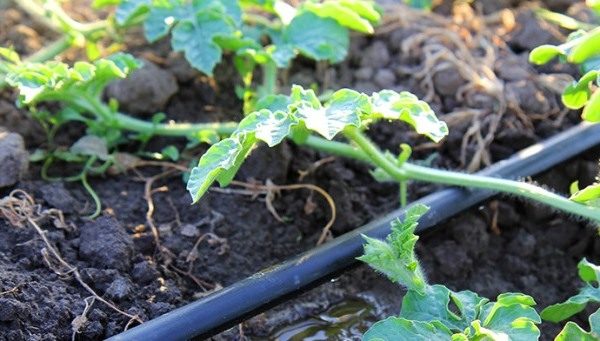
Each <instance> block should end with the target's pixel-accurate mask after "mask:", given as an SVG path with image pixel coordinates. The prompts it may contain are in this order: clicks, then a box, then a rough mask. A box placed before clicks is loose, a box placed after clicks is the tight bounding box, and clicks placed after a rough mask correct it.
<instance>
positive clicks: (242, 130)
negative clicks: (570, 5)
mask: <svg viewBox="0 0 600 341" xmlns="http://www.w3.org/2000/svg"><path fill="white" fill-rule="evenodd" d="M296 124H297V122H296V121H294V120H293V119H292V118H291V117H290V115H288V114H287V113H286V112H284V111H275V112H272V111H269V110H266V109H263V110H260V111H255V112H253V113H251V114H249V115H248V116H246V117H245V118H244V119H243V120H242V121H241V122H240V124H239V125H238V128H237V130H236V132H235V134H248V133H254V135H255V137H256V138H257V139H259V140H261V141H263V142H265V143H266V144H267V145H268V146H269V147H274V146H275V145H278V144H279V143H281V141H283V139H285V138H286V136H288V135H289V134H290V131H291V129H292V127H293V126H294V125H296Z"/></svg>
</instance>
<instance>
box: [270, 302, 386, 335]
mask: <svg viewBox="0 0 600 341" xmlns="http://www.w3.org/2000/svg"><path fill="white" fill-rule="evenodd" d="M373 310H374V307H373V306H372V305H371V304H370V303H368V302H367V301H364V300H361V299H358V298H353V299H349V300H346V301H343V302H341V303H339V304H337V305H334V306H332V307H331V308H329V309H328V310H327V311H325V312H323V313H321V314H319V315H318V316H314V317H311V318H309V319H307V320H303V321H299V322H296V323H294V324H292V325H288V326H285V327H283V328H281V329H278V330H276V331H275V333H274V334H273V336H272V337H271V340H276V341H321V340H334V341H335V340H340V341H342V340H360V337H361V335H362V334H363V333H364V332H365V331H366V330H367V329H368V328H369V326H371V325H372V324H373V323H374V322H375V321H376V318H375V317H374V316H373V315H374V314H373V313H372V312H373Z"/></svg>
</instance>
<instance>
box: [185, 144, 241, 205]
mask: <svg viewBox="0 0 600 341" xmlns="http://www.w3.org/2000/svg"><path fill="white" fill-rule="evenodd" d="M243 149H244V148H243V146H242V144H241V143H240V141H239V140H238V139H236V138H226V139H224V140H221V141H220V142H218V143H216V144H214V145H212V146H211V147H210V148H209V149H208V150H207V151H206V153H204V155H202V158H200V161H199V162H198V166H196V167H194V168H193V169H192V171H191V173H190V178H189V180H188V182H187V190H188V191H189V192H190V194H191V195H192V199H193V202H197V201H198V199H200V197H202V195H204V193H206V191H207V190H208V188H209V187H210V185H211V184H212V183H213V182H214V181H215V180H217V179H218V177H219V176H220V175H221V174H222V173H223V172H224V171H226V170H229V169H231V168H233V167H234V166H235V163H236V160H237V158H238V155H240V153H242V152H243Z"/></svg>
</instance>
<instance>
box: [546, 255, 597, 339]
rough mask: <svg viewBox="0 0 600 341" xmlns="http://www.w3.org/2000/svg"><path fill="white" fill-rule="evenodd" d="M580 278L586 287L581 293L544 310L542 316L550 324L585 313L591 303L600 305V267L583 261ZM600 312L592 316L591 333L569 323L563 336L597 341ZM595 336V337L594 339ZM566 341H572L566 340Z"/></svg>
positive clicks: (579, 268)
mask: <svg viewBox="0 0 600 341" xmlns="http://www.w3.org/2000/svg"><path fill="white" fill-rule="evenodd" d="M577 269H578V272H579V278H581V279H582V280H583V281H584V283H585V284H584V286H583V287H582V288H581V289H580V290H579V293H578V294H577V295H575V296H572V297H570V298H569V299H567V300H566V301H564V302H562V303H557V304H553V305H551V306H548V307H546V308H545V309H544V310H542V313H541V316H542V318H543V319H544V320H546V321H549V322H555V323H556V322H560V321H563V320H566V319H568V318H570V317H571V316H573V315H575V314H577V313H579V312H581V311H583V309H584V308H585V307H586V306H587V305H588V304H589V303H600V288H599V287H598V285H599V284H600V267H599V266H597V265H594V264H592V263H590V262H589V261H588V260H587V259H585V258H584V259H582V260H581V261H580V262H579V264H578V265H577ZM599 319H600V311H596V312H595V313H594V314H592V315H591V316H590V325H591V327H592V330H591V332H590V333H588V332H585V331H583V330H582V329H581V328H579V326H577V324H575V323H574V322H568V323H567V324H566V325H565V327H564V329H563V331H562V332H561V334H565V335H571V337H573V335H588V336H589V338H585V337H583V336H582V338H580V339H578V340H588V339H591V340H597V338H598V337H600V324H599V322H600V320H599ZM592 334H594V335H595V336H594V337H592V336H593V335H592ZM564 340H572V339H570V338H569V339H567V338H565V339H564Z"/></svg>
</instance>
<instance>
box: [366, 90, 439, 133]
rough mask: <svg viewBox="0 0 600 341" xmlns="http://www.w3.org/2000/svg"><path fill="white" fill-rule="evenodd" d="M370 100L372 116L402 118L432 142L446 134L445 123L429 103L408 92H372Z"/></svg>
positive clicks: (391, 118)
mask: <svg viewBox="0 0 600 341" xmlns="http://www.w3.org/2000/svg"><path fill="white" fill-rule="evenodd" d="M371 101H372V104H373V109H372V116H376V117H377V116H378V117H383V118H385V119H390V120H402V121H404V122H406V123H408V124H410V125H411V126H413V128H414V129H415V130H416V131H417V133H419V134H422V135H425V136H427V137H429V138H430V139H431V140H433V141H434V142H439V141H440V140H441V139H443V138H444V137H445V136H446V135H448V126H447V125H446V123H445V122H443V121H440V120H438V118H437V117H436V116H435V113H434V112H433V110H431V108H430V107H429V105H428V104H427V103H426V102H424V101H421V100H419V98H418V97H417V96H415V95H413V94H411V93H410V92H406V91H403V92H401V93H397V92H395V91H392V90H382V91H380V92H376V93H374V94H373V96H371Z"/></svg>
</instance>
